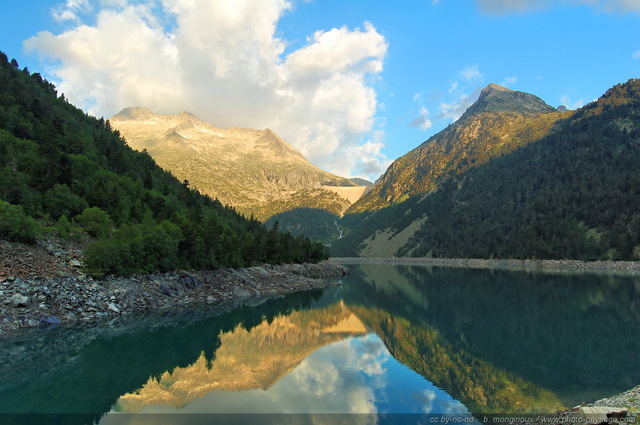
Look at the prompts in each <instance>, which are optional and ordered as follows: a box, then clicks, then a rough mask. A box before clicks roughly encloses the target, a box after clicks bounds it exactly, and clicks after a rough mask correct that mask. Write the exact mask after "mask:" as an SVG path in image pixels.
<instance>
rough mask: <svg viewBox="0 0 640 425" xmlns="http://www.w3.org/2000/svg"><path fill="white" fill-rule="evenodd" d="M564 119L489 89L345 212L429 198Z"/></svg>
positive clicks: (523, 97)
mask: <svg viewBox="0 0 640 425" xmlns="http://www.w3.org/2000/svg"><path fill="white" fill-rule="evenodd" d="M570 114H571V112H565V113H560V112H558V111H557V110H556V109H555V108H553V107H551V106H549V105H547V104H546V103H545V102H544V101H543V100H542V99H540V98H538V97H536V96H534V95H531V94H528V93H523V92H518V91H513V90H510V89H507V88H505V87H502V86H499V85H497V84H490V85H488V86H487V87H486V88H484V89H483V90H482V92H481V94H480V97H479V98H478V100H477V101H476V102H475V103H474V104H473V105H472V106H471V107H469V109H468V110H467V111H466V112H465V113H464V114H463V115H462V117H460V119H459V120H458V121H456V122H455V123H454V124H451V125H450V126H449V127H447V128H446V129H444V130H443V131H441V132H440V133H438V134H436V135H435V136H433V137H431V138H430V139H429V140H427V141H426V142H424V143H423V144H421V145H420V146H418V147H417V148H415V149H413V150H412V151H411V152H409V153H407V154H406V155H404V156H402V157H401V158H399V159H397V160H396V161H395V162H394V163H393V164H391V166H390V167H389V169H388V170H387V171H386V172H385V173H384V174H383V176H382V177H381V178H380V180H379V181H378V182H377V183H376V184H375V185H374V186H373V188H372V189H371V190H370V191H369V192H367V193H366V194H365V195H364V196H362V198H360V199H359V200H358V201H357V202H356V203H355V204H354V205H352V206H351V207H350V208H349V210H348V211H347V212H348V213H356V212H362V211H368V210H377V209H380V208H383V207H385V206H389V205H392V204H395V203H398V202H402V201H404V200H406V199H407V198H408V197H409V196H413V195H416V194H419V193H425V192H432V191H434V190H436V189H437V188H438V186H439V185H440V184H441V183H442V182H443V181H445V180H447V179H449V178H451V177H453V176H455V175H457V174H460V173H462V172H464V171H466V170H468V169H471V168H473V167H477V166H479V165H481V164H484V163H486V162H487V161H490V160H491V159H492V158H496V157H498V156H501V155H505V154H507V153H509V152H512V151H514V150H515V149H517V148H518V147H520V146H523V145H526V144H527V143H529V142H531V141H534V140H538V139H540V138H541V137H543V136H545V135H547V134H549V133H550V132H551V131H553V128H554V124H555V123H556V122H557V121H558V120H559V119H561V118H564V117H567V116H568V115H570Z"/></svg>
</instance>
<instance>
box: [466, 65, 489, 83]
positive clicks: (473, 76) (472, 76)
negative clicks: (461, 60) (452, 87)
mask: <svg viewBox="0 0 640 425" xmlns="http://www.w3.org/2000/svg"><path fill="white" fill-rule="evenodd" d="M460 76H461V77H462V78H463V79H464V80H466V81H469V82H475V81H482V80H483V79H484V75H483V74H482V72H480V70H479V69H478V65H470V66H467V67H466V68H465V69H463V70H462V71H460Z"/></svg>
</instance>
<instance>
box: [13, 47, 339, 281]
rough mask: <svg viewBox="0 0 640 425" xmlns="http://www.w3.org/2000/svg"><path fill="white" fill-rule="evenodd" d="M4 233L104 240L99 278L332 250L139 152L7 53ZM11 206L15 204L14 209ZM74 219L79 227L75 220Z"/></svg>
mask: <svg viewBox="0 0 640 425" xmlns="http://www.w3.org/2000/svg"><path fill="white" fill-rule="evenodd" d="M0 201H3V202H2V203H1V204H0V209H1V212H0V214H1V217H2V221H1V222H0V237H2V238H7V239H12V240H22V241H34V240H35V239H36V238H37V237H38V232H39V224H38V222H37V221H36V220H43V221H44V220H46V221H47V222H49V223H50V220H53V222H54V223H56V222H57V224H56V226H55V228H56V229H57V231H58V233H60V234H61V235H63V236H65V235H69V233H70V232H71V233H73V232H74V231H75V230H74V229H76V227H77V226H80V227H81V228H83V229H84V231H85V232H86V233H88V234H89V235H91V236H93V237H95V238H97V239H98V240H97V242H95V244H94V245H92V246H91V247H90V248H89V249H88V251H87V253H86V263H87V265H88V268H90V269H91V270H92V271H93V272H94V273H96V274H102V273H132V272H137V271H153V270H168V269H173V268H178V267H182V268H213V267H223V266H224V267H226V266H248V265H253V264H258V263H263V262H271V263H274V262H298V261H319V260H321V259H324V258H326V255H327V253H326V252H325V249H324V246H323V245H322V244H318V243H311V242H310V241H309V240H308V239H306V238H301V237H297V236H291V235H289V234H286V233H284V234H283V233H279V232H273V231H269V230H267V229H266V228H265V227H264V226H263V225H262V224H261V223H259V222H258V221H256V220H254V219H246V218H244V217H242V216H241V215H239V214H238V213H236V211H235V210H233V209H232V208H229V207H225V206H223V205H222V204H220V202H218V201H215V200H212V199H210V198H208V197H206V196H203V195H201V194H200V193H199V192H197V191H196V190H192V189H190V188H189V186H188V184H185V183H184V182H180V181H179V180H177V179H176V178H174V177H173V176H172V175H171V173H169V172H167V171H164V170H162V169H161V168H160V167H158V166H157V165H156V163H155V162H154V161H153V159H152V158H151V157H150V156H149V155H148V154H146V153H144V152H143V153H140V152H136V151H134V150H132V149H131V148H129V147H128V146H127V145H126V143H125V141H124V140H123V139H122V137H121V136H120V134H119V133H118V132H117V131H113V130H112V129H111V126H110V124H109V121H105V120H104V119H102V118H101V119H97V118H94V117H91V116H89V115H87V114H85V113H84V112H82V111H80V110H79V109H77V108H75V107H74V106H72V105H70V104H69V103H67V101H66V100H65V99H64V97H63V96H61V97H58V95H57V92H56V90H55V87H54V86H53V85H52V84H51V83H49V82H47V81H46V80H44V79H43V78H42V77H41V76H40V75H39V74H35V73H34V74H30V73H29V72H28V71H26V70H22V71H21V70H19V69H18V67H17V66H14V65H12V64H11V63H10V62H9V61H8V59H7V56H6V55H5V54H3V53H0ZM10 204H11V205H10ZM73 223H76V224H77V226H76V225H74V224H73Z"/></svg>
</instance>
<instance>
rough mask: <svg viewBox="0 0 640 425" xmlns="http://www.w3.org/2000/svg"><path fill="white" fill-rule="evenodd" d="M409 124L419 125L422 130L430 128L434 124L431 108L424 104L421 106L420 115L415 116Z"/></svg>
mask: <svg viewBox="0 0 640 425" xmlns="http://www.w3.org/2000/svg"><path fill="white" fill-rule="evenodd" d="M409 125H410V126H412V127H419V128H420V129H421V130H429V129H430V128H431V125H432V122H431V120H430V119H429V110H428V109H427V108H425V107H424V106H422V107H420V112H419V114H418V117H417V118H415V119H414V120H413V121H412V122H411V124H409Z"/></svg>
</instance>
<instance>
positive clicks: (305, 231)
mask: <svg viewBox="0 0 640 425" xmlns="http://www.w3.org/2000/svg"><path fill="white" fill-rule="evenodd" d="M339 219H340V217H338V216H337V215H335V214H332V213H330V212H329V211H326V210H321V209H316V208H296V209H293V210H290V211H286V212H283V213H280V214H276V215H274V216H272V217H271V218H269V220H267V221H266V223H265V226H267V227H270V226H273V224H274V223H276V222H278V223H279V224H280V228H281V229H283V230H286V231H287V232H291V234H293V235H304V236H307V237H308V238H309V239H311V240H314V241H323V242H329V241H331V240H334V239H338V237H339V236H340V229H339V227H338V224H337V222H338V220H339Z"/></svg>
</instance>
